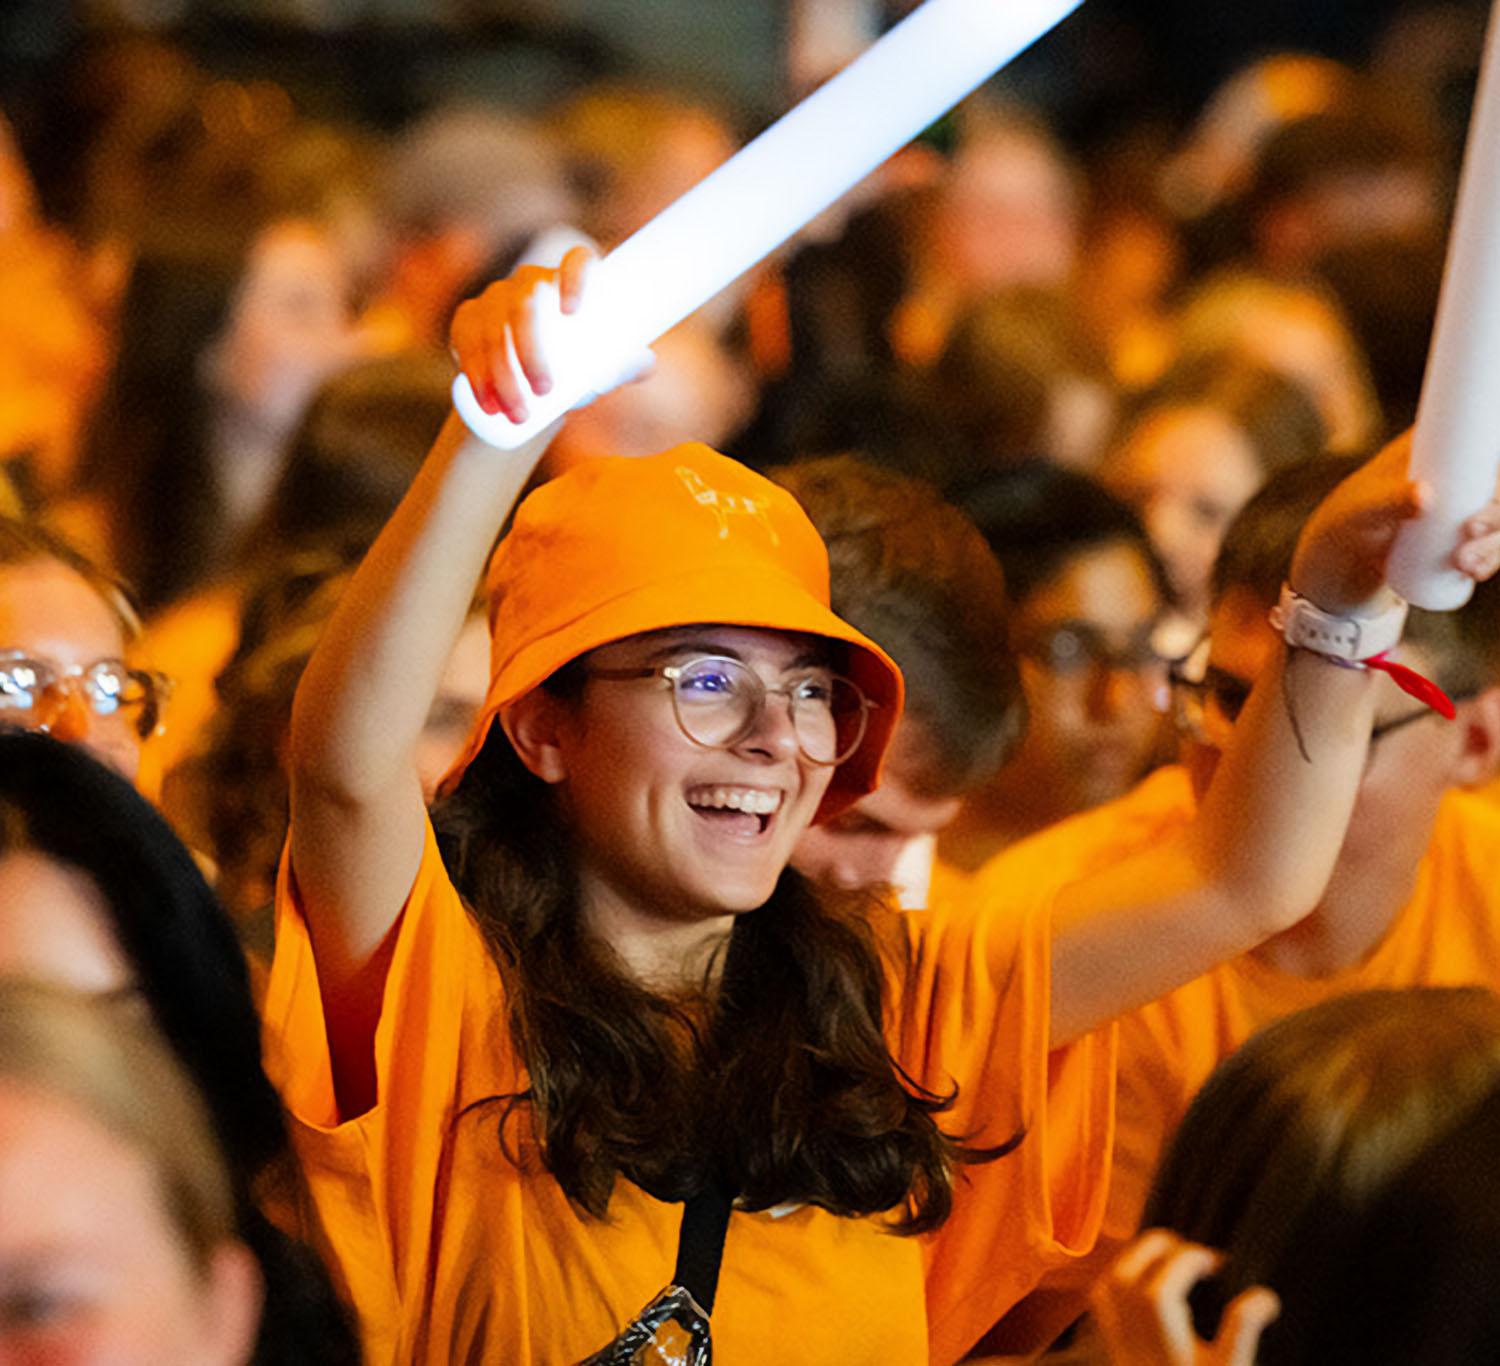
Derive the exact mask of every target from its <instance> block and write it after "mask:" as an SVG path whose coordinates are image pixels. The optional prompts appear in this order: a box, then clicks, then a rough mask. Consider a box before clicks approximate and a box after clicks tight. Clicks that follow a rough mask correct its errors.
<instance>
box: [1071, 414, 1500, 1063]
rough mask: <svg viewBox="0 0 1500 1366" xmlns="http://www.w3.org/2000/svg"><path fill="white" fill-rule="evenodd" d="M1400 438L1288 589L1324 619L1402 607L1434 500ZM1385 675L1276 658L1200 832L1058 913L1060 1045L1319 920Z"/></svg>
mask: <svg viewBox="0 0 1500 1366" xmlns="http://www.w3.org/2000/svg"><path fill="white" fill-rule="evenodd" d="M1410 446H1411V442H1410V439H1409V437H1405V438H1402V439H1400V440H1398V441H1395V442H1393V443H1392V444H1391V445H1390V446H1388V447H1386V449H1385V450H1383V451H1382V452H1381V453H1380V454H1379V455H1378V456H1376V457H1375V458H1374V459H1373V460H1371V461H1369V462H1368V463H1367V464H1366V465H1364V466H1362V467H1361V468H1360V469H1359V470H1357V471H1356V472H1355V473H1354V474H1353V475H1351V476H1350V477H1349V478H1348V479H1346V480H1345V481H1344V482H1343V483H1342V484H1340V485H1339V486H1338V487H1337V488H1336V489H1335V490H1334V491H1333V493H1331V494H1330V495H1329V496H1328V498H1326V499H1325V500H1324V502H1323V503H1322V505H1321V506H1320V507H1319V508H1318V510H1317V512H1315V513H1314V514H1313V516H1312V518H1311V519H1310V520H1309V521H1308V524H1307V526H1306V527H1305V528H1304V529H1303V532H1302V536H1301V538H1300V540H1299V542H1298V546H1297V553H1296V557H1295V559H1294V561H1293V565H1292V571H1291V580H1290V582H1291V587H1292V588H1293V589H1294V590H1295V591H1296V592H1298V593H1299V594H1301V595H1302V596H1303V597H1305V598H1307V599H1309V600H1310V601H1312V602H1313V603H1314V604H1316V605H1317V606H1319V607H1321V608H1322V609H1323V610H1324V611H1326V612H1329V613H1332V614H1335V615H1338V616H1357V617H1370V616H1374V615H1376V614H1377V613H1379V612H1380V611H1381V609H1382V608H1383V607H1385V606H1386V605H1388V604H1390V603H1392V602H1394V601H1395V599H1394V596H1393V595H1392V594H1391V593H1390V590H1389V589H1387V588H1386V587H1385V562H1386V557H1387V555H1388V553H1389V550H1390V546H1391V542H1392V541H1393V539H1394V537H1395V534H1396V531H1397V530H1398V529H1399V527H1400V526H1401V524H1402V522H1404V521H1405V520H1406V519H1408V518H1410V517H1412V516H1413V515H1415V514H1416V513H1417V512H1418V511H1419V510H1420V507H1421V501H1422V497H1423V490H1422V489H1421V487H1420V486H1418V485H1415V484H1413V483H1412V482H1411V481H1410V480H1409V478H1408V477H1407V472H1406V471H1407V458H1408V455H1409V452H1410ZM1497 528H1500V508H1497V507H1496V505H1495V504H1491V505H1490V507H1489V508H1487V509H1486V510H1485V512H1483V513H1482V514H1480V515H1479V516H1476V517H1474V518H1472V519H1470V521H1469V522H1468V523H1467V524H1466V525H1465V527H1464V538H1465V539H1464V542H1463V544H1462V545H1460V546H1459V547H1457V548H1456V550H1455V555H1454V562H1455V564H1456V565H1457V566H1458V567H1459V568H1461V569H1463V570H1464V571H1465V572H1468V573H1470V574H1471V575H1472V576H1473V577H1475V578H1488V577H1489V576H1490V575H1491V574H1493V573H1494V570H1495V565H1496V559H1497V554H1500V532H1497ZM1376 678H1377V675H1376V674H1375V673H1374V672H1372V671H1369V670H1365V669H1356V668H1349V667H1347V666H1345V665H1342V664H1340V663H1337V662H1334V661H1332V660H1329V659H1327V658H1325V657H1323V656H1321V655H1318V654H1313V653H1311V652H1309V651H1306V650H1292V651H1287V650H1281V651H1277V652H1276V654H1275V655H1274V657H1273V660H1272V662H1271V663H1270V665H1269V666H1268V667H1267V668H1266V669H1265V670H1264V672H1263V673H1262V675H1261V676H1260V677H1259V678H1258V679H1257V680H1256V685H1255V688H1254V691H1253V693H1252V695H1251V697H1250V700H1249V702H1248V703H1247V704H1246V706H1245V710H1244V712H1243V713H1242V715H1241V717H1240V719H1239V720H1238V721H1237V722H1236V723H1235V727H1234V735H1233V740H1232V742H1231V743H1230V745H1229V746H1228V748H1227V749H1226V750H1225V752H1224V755H1223V758H1222V760H1221V762H1220V764H1219V766H1218V768H1217V770H1216V771H1215V774H1214V780H1213V783H1212V785H1211V786H1210V788H1209V791H1208V793H1207V795H1206V796H1205V798H1204V800H1203V802H1202V804H1201V806H1200V807H1199V810H1198V813H1197V816H1196V818H1195V820H1194V821H1193V823H1192V825H1191V826H1189V827H1188V829H1187V830H1186V831H1185V832H1184V833H1183V835H1182V836H1181V837H1180V838H1179V839H1177V840H1175V841H1174V842H1173V843H1171V844H1170V845H1168V846H1165V847H1158V848H1154V849H1151V850H1149V851H1147V852H1145V853H1143V854H1141V855H1139V856H1137V857H1136V858H1133V859H1131V860H1129V861H1127V862H1125V863H1122V864H1119V865H1116V866H1115V867H1112V868H1109V869H1107V870H1105V871H1104V872H1102V873H1097V874H1094V875H1093V876H1091V877H1089V878H1086V879H1084V880H1083V881H1080V882H1078V883H1075V884H1074V885H1073V886H1071V887H1069V888H1067V889H1065V890H1064V891H1063V892H1062V893H1061V894H1060V895H1059V898H1058V901H1057V904H1056V906H1055V908H1054V919H1053V952H1052V1028H1053V1038H1054V1040H1055V1041H1056V1042H1057V1043H1064V1042H1066V1041H1068V1040H1069V1039H1072V1038H1076V1037H1078V1036H1079V1035H1080V1034H1083V1033H1085V1032H1087V1031H1088V1030H1089V1029H1091V1028H1093V1027H1094V1026H1096V1025H1098V1024H1101V1023H1103V1022H1105V1021H1107V1020H1110V1019H1113V1018H1114V1017H1115V1016H1116V1015H1119V1014H1121V1013H1122V1012H1124V1011H1126V1010H1129V1009H1132V1008H1133V1007H1135V1006H1137V1005H1141V1004H1143V1003H1145V1002H1146V1001H1150V1000H1154V999H1155V998H1157V997H1158V996H1161V995H1164V994H1165V993H1166V992H1168V991H1171V990H1173V989H1174V988H1175V987H1177V986H1180V985H1181V984H1182V983H1183V982H1186V981H1189V980H1191V979H1192V978H1194V977H1197V976H1199V975H1200V974H1202V973H1204V972H1206V971H1207V970H1208V969H1209V968H1211V967H1213V966H1214V965H1215V964H1217V963H1220V962H1223V961H1224V960H1226V959H1228V958H1232V957H1234V956H1236V955H1238V954H1240V953H1243V952H1245V951H1247V950H1249V949H1251V948H1253V947H1254V946H1255V945H1256V944H1258V943H1260V942H1262V941H1263V940H1265V939H1268V938H1270V937H1271V936H1272V935H1274V934H1276V933H1278V932H1279V931H1281V930H1284V929H1286V928H1288V927H1289V926H1291V925H1293V924H1295V923H1296V922H1297V921H1298V920H1300V919H1301V918H1302V917H1303V916H1305V915H1307V914H1309V913H1310V912H1311V911H1312V910H1313V909H1314V907H1315V906H1316V905H1317V903H1318V901H1319V900H1320V898H1321V897H1322V895H1323V892H1324V890H1325V889H1326V887H1327V884H1328V879H1329V877H1330V875H1331V874H1332V872H1333V867H1334V863H1335V860H1336V859H1337V857H1338V853H1339V849H1340V847H1341V845H1342V843H1343V839H1344V833H1345V830H1346V828H1347V826H1348V823H1349V817H1350V815H1351V813H1352V811H1353V808H1354V800H1355V796H1356V794H1357V792H1358V789H1359V783H1360V778H1361V775H1362V774H1363V772H1364V764H1365V755H1366V751H1367V749H1368V747H1369V736H1370V726H1371V717H1372V712H1373V698H1374V689H1375V681H1376Z"/></svg>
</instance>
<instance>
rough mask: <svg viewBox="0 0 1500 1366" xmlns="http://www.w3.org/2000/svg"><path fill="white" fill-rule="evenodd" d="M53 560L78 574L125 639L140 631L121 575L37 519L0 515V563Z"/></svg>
mask: <svg viewBox="0 0 1500 1366" xmlns="http://www.w3.org/2000/svg"><path fill="white" fill-rule="evenodd" d="M39 560H55V561H56V562H57V563H58V564H61V565H64V566H65V567H66V568H68V569H71V570H72V571H73V572H74V573H75V574H77V575H78V577H79V578H80V579H82V580H83V581H84V582H85V583H87V584H88V586H89V587H90V588H92V589H93V590H94V592H96V593H97V594H98V595H99V598H100V601H102V602H103V603H104V605H105V606H106V607H108V608H109V610H110V612H111V613H112V614H113V616H114V618H115V620H116V621H118V622H119V623H120V631H121V633H122V634H123V635H124V637H125V640H126V641H127V643H128V642H133V641H135V640H136V639H138V638H139V636H140V634H141V618H140V614H139V613H138V612H137V611H136V606H135V602H134V600H133V599H132V598H131V594H130V589H129V588H128V587H127V586H126V584H125V582H124V580H123V579H120V578H117V577H116V576H115V575H114V574H111V573H110V572H109V571H108V570H106V569H102V568H100V566H99V565H97V564H95V563H94V562H93V561H92V560H91V559H89V557H88V556H87V555H85V554H84V553H83V552H82V551H81V550H78V549H77V548H76V547H74V546H73V545H70V544H69V543H68V542H67V541H65V540H64V539H63V538H62V537H61V536H59V535H57V534H56V533H55V532H52V531H49V530H48V529H47V528H46V527H44V526H42V525H41V524H40V523H38V522H33V521H28V520H25V519H21V518H16V517H5V516H0V567H4V566H19V565H25V564H35V563H36V562H37V561H39Z"/></svg>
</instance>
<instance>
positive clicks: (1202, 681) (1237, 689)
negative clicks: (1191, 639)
mask: <svg viewBox="0 0 1500 1366" xmlns="http://www.w3.org/2000/svg"><path fill="white" fill-rule="evenodd" d="M1204 644H1205V642H1204V641H1200V642H1199V643H1198V644H1197V645H1195V646H1194V647H1193V648H1192V649H1191V650H1190V651H1189V652H1188V653H1187V654H1186V655H1184V656H1183V657H1182V658H1181V659H1174V660H1173V661H1172V662H1171V665H1170V666H1169V669H1168V673H1167V686H1168V688H1169V689H1170V695H1171V699H1172V722H1173V725H1174V726H1176V728H1177V731H1178V733H1179V734H1180V735H1183V736H1185V737H1186V738H1188V739H1190V740H1194V741H1197V742H1198V743H1200V744H1211V743H1213V742H1212V741H1211V740H1210V739H1209V737H1208V735H1207V733H1206V732H1205V730H1204V728H1203V726H1202V725H1201V724H1198V723H1195V722H1193V721H1190V720H1189V719H1188V718H1187V716H1186V709H1185V708H1184V707H1183V705H1182V703H1181V697H1182V696H1183V694H1187V695H1189V696H1192V697H1193V698H1194V699H1195V704H1196V706H1197V708H1198V711H1199V714H1200V715H1202V714H1203V713H1204V712H1205V711H1206V705H1205V704H1206V701H1207V699H1208V697H1209V696H1211V695H1212V696H1214V697H1215V698H1216V700H1217V699H1219V698H1221V697H1222V693H1214V691H1213V689H1212V687H1211V684H1210V681H1209V676H1210V675H1211V674H1212V675H1217V676H1218V677H1219V678H1220V679H1222V680H1227V681H1228V682H1230V683H1232V684H1233V685H1234V695H1235V696H1236V698H1237V700H1236V701H1235V702H1234V704H1233V706H1232V708H1231V707H1226V706H1224V705H1223V703H1222V701H1218V707H1217V709H1218V711H1219V713H1220V714H1221V715H1222V716H1223V718H1224V720H1225V721H1226V722H1227V723H1228V724H1229V725H1231V726H1232V725H1234V724H1235V722H1237V721H1238V720H1239V718H1240V713H1241V712H1242V711H1243V710H1244V709H1245V703H1246V702H1248V701H1249V700H1250V693H1251V690H1252V689H1253V687H1254V684H1253V683H1246V682H1245V680H1244V679H1242V678H1240V677H1238V676H1237V675H1235V674H1232V673H1230V672H1228V670H1226V669H1221V668H1219V667H1218V666H1217V665H1214V664H1209V663H1207V662H1206V661H1205V663H1204V666H1203V677H1202V678H1196V679H1195V678H1188V677H1187V676H1186V674H1184V672H1183V670H1184V669H1186V668H1187V667H1188V665H1189V662H1190V661H1191V660H1192V658H1193V656H1194V655H1196V654H1197V653H1198V652H1199V650H1201V649H1203V647H1204ZM1476 695H1477V690H1476V689H1472V688H1469V689H1465V690H1463V691H1461V692H1457V693H1454V694H1452V699H1451V700H1452V701H1454V702H1455V703H1457V702H1468V701H1471V700H1472V699H1473V698H1474V697H1475V696H1476ZM1436 715H1437V713H1436V712H1435V711H1433V709H1432V708H1431V707H1428V706H1421V707H1418V708H1417V709H1416V710H1415V711H1410V712H1407V713H1406V714H1405V715H1403V716H1393V717H1392V718H1391V719H1390V720H1389V721H1382V722H1381V723H1380V724H1379V725H1378V726H1371V727H1370V744H1371V745H1374V744H1376V743H1377V742H1378V741H1380V740H1384V739H1385V737H1386V736H1387V735H1390V734H1392V733H1393V732H1395V731H1398V730H1400V729H1401V728H1402V727H1403V726H1408V725H1410V724H1411V723H1412V722H1413V721H1420V720H1422V718H1423V717H1425V716H1436Z"/></svg>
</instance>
